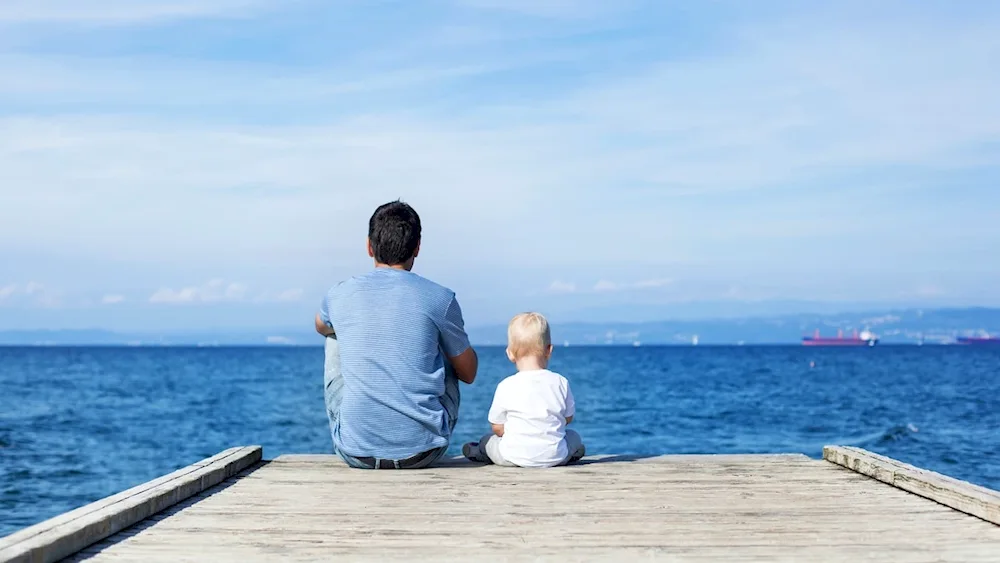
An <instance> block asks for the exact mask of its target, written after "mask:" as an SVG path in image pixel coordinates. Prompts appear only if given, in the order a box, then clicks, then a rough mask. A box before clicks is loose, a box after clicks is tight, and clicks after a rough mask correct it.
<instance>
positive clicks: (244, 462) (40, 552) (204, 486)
mask: <svg viewBox="0 0 1000 563" xmlns="http://www.w3.org/2000/svg"><path fill="white" fill-rule="evenodd" d="M261 453H262V450H261V448H260V447H259V446H246V447H239V448H232V449H229V450H226V451H224V452H222V453H220V454H218V455H215V456H213V457H210V458H208V459H205V460H202V461H200V462H198V463H195V464H192V465H189V466H187V467H184V468H182V469H179V470H177V471H175V472H173V473H170V474H169V475H165V476H163V477H161V478H159V479H155V480H153V481H150V482H148V483H143V484H142V485H139V486H137V487H133V488H131V489H128V490H126V491H123V492H121V493H118V494H116V495H112V496H110V497H107V498H105V499H102V500H99V501H97V502H94V503H91V504H88V505H86V506H83V507H81V508H78V509H76V510H73V511H70V512H67V513H65V514H62V515H60V516H57V517H55V518H52V519H50V520H46V521H45V522H41V523H39V524H36V525H34V526H31V527H29V528H25V529H24V530H21V531H19V532H15V533H14V534H12V535H10V536H7V537H6V538H3V539H0V563H14V562H16V563H22V562H49V561H58V560H60V559H62V558H64V557H67V556H69V555H72V554H74V553H76V552H78V551H80V550H81V549H84V548H85V547H87V546H89V545H91V544H93V543H95V542H98V541H101V540H103V539H104V538H107V537H109V536H111V535H113V534H116V533H118V532H119V531H121V530H123V529H125V528H128V527H129V526H131V525H133V524H136V523H137V522H140V521H142V520H144V519H146V518H148V517H149V516H152V515H154V514H156V513H158V512H160V511H162V510H164V509H167V508H169V507H171V506H174V505H175V504H177V503H179V502H181V501H184V500H186V499H188V498H190V497H192V496H194V495H197V494H199V493H202V492H204V491H206V490H208V489H209V488H211V487H214V486H215V485H218V484H219V483H221V482H223V481H224V480H226V479H228V478H229V477H232V476H233V475H236V474H237V473H239V472H241V471H243V470H244V469H246V468H248V467H250V466H252V465H253V464H255V463H257V462H259V461H260V459H261Z"/></svg>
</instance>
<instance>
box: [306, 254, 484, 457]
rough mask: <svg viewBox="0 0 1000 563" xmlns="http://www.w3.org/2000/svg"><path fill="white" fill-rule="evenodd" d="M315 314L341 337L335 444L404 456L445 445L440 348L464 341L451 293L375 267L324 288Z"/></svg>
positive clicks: (357, 452) (458, 346) (460, 346)
mask: <svg viewBox="0 0 1000 563" xmlns="http://www.w3.org/2000/svg"><path fill="white" fill-rule="evenodd" d="M320 317H321V318H322V320H323V321H325V322H326V323H328V324H329V325H330V326H332V327H333V330H334V332H336V333H337V342H338V343H339V344H340V369H341V373H342V374H343V378H344V391H343V402H342V403H341V406H340V419H339V424H338V426H337V427H336V428H334V431H333V441H334V445H335V446H336V447H337V449H338V450H339V451H343V452H344V453H346V454H348V455H351V456H354V457H376V458H381V459H405V458H408V457H410V456H413V455H416V454H418V453H420V452H424V451H427V450H430V449H433V448H439V447H443V446H446V445H448V440H449V438H450V436H449V434H450V430H449V428H448V420H447V416H446V414H445V410H444V407H443V406H442V405H441V400H440V397H441V396H442V395H444V378H445V362H446V361H447V359H446V358H445V354H447V356H448V357H452V358H453V357H455V356H458V355H459V354H461V353H462V352H465V351H466V350H467V349H468V348H469V337H468V336H467V335H466V333H465V326H464V321H463V320H462V310H461V308H459V306H458V301H456V300H455V293H454V292H452V291H451V290H450V289H447V288H445V287H442V286H440V285H438V284H436V283H434V282H432V281H430V280H428V279H425V278H422V277H420V276H418V275H417V274H414V273H412V272H407V271H405V270H397V269H393V268H375V270H373V271H371V272H369V273H367V274H365V275H363V276H358V277H354V278H351V279H349V280H347V281H344V282H341V283H340V284H338V285H336V286H334V287H333V288H331V289H330V291H329V292H328V293H327V295H326V298H325V299H324V300H323V305H322V307H321V308H320Z"/></svg>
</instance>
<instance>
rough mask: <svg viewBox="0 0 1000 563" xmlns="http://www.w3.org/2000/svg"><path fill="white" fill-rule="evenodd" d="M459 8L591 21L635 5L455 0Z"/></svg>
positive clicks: (591, 0)
mask: <svg viewBox="0 0 1000 563" xmlns="http://www.w3.org/2000/svg"><path fill="white" fill-rule="evenodd" d="M455 3H456V4H457V5H459V6H464V7H468V8H476V9H481V10H489V11H499V12H510V13H514V14H518V15H522V16H532V17H541V18H550V19H558V20H574V19H590V18H595V17H599V16H604V17H606V16H608V15H611V14H614V13H616V12H620V11H622V9H623V8H626V7H628V6H629V5H630V4H634V3H635V2H634V1H633V0H616V1H615V2H607V1H606V0H455Z"/></svg>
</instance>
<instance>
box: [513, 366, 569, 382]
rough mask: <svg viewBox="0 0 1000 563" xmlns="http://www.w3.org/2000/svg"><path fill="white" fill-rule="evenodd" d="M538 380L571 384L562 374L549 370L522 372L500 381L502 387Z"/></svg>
mask: <svg viewBox="0 0 1000 563" xmlns="http://www.w3.org/2000/svg"><path fill="white" fill-rule="evenodd" d="M538 378H542V379H547V380H555V381H559V382H560V383H569V381H568V380H567V379H566V378H565V377H564V376H563V375H562V374H561V373H557V372H554V371H552V370H548V369H542V370H535V371H520V372H517V373H515V374H513V375H508V376H507V377H505V378H504V379H503V380H501V381H500V385H503V384H504V383H507V384H508V385H511V384H516V382H518V381H524V380H532V379H533V380H535V381H537V380H538Z"/></svg>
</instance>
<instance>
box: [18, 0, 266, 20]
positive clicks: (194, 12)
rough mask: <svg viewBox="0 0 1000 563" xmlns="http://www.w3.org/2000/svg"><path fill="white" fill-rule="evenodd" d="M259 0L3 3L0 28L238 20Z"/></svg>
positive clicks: (35, 0)
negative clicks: (41, 24)
mask: <svg viewBox="0 0 1000 563" xmlns="http://www.w3.org/2000/svg"><path fill="white" fill-rule="evenodd" d="M261 4H264V2H262V1H260V0H88V1H87V2H79V1H77V0H4V1H3V2H2V3H0V24H24V23H37V22H65V23H101V24H127V23H138V22H147V21H153V20H172V19H183V18H191V17H204V16H240V15H244V14H246V13H247V9H248V8H254V7H257V6H260V5H261Z"/></svg>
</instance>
